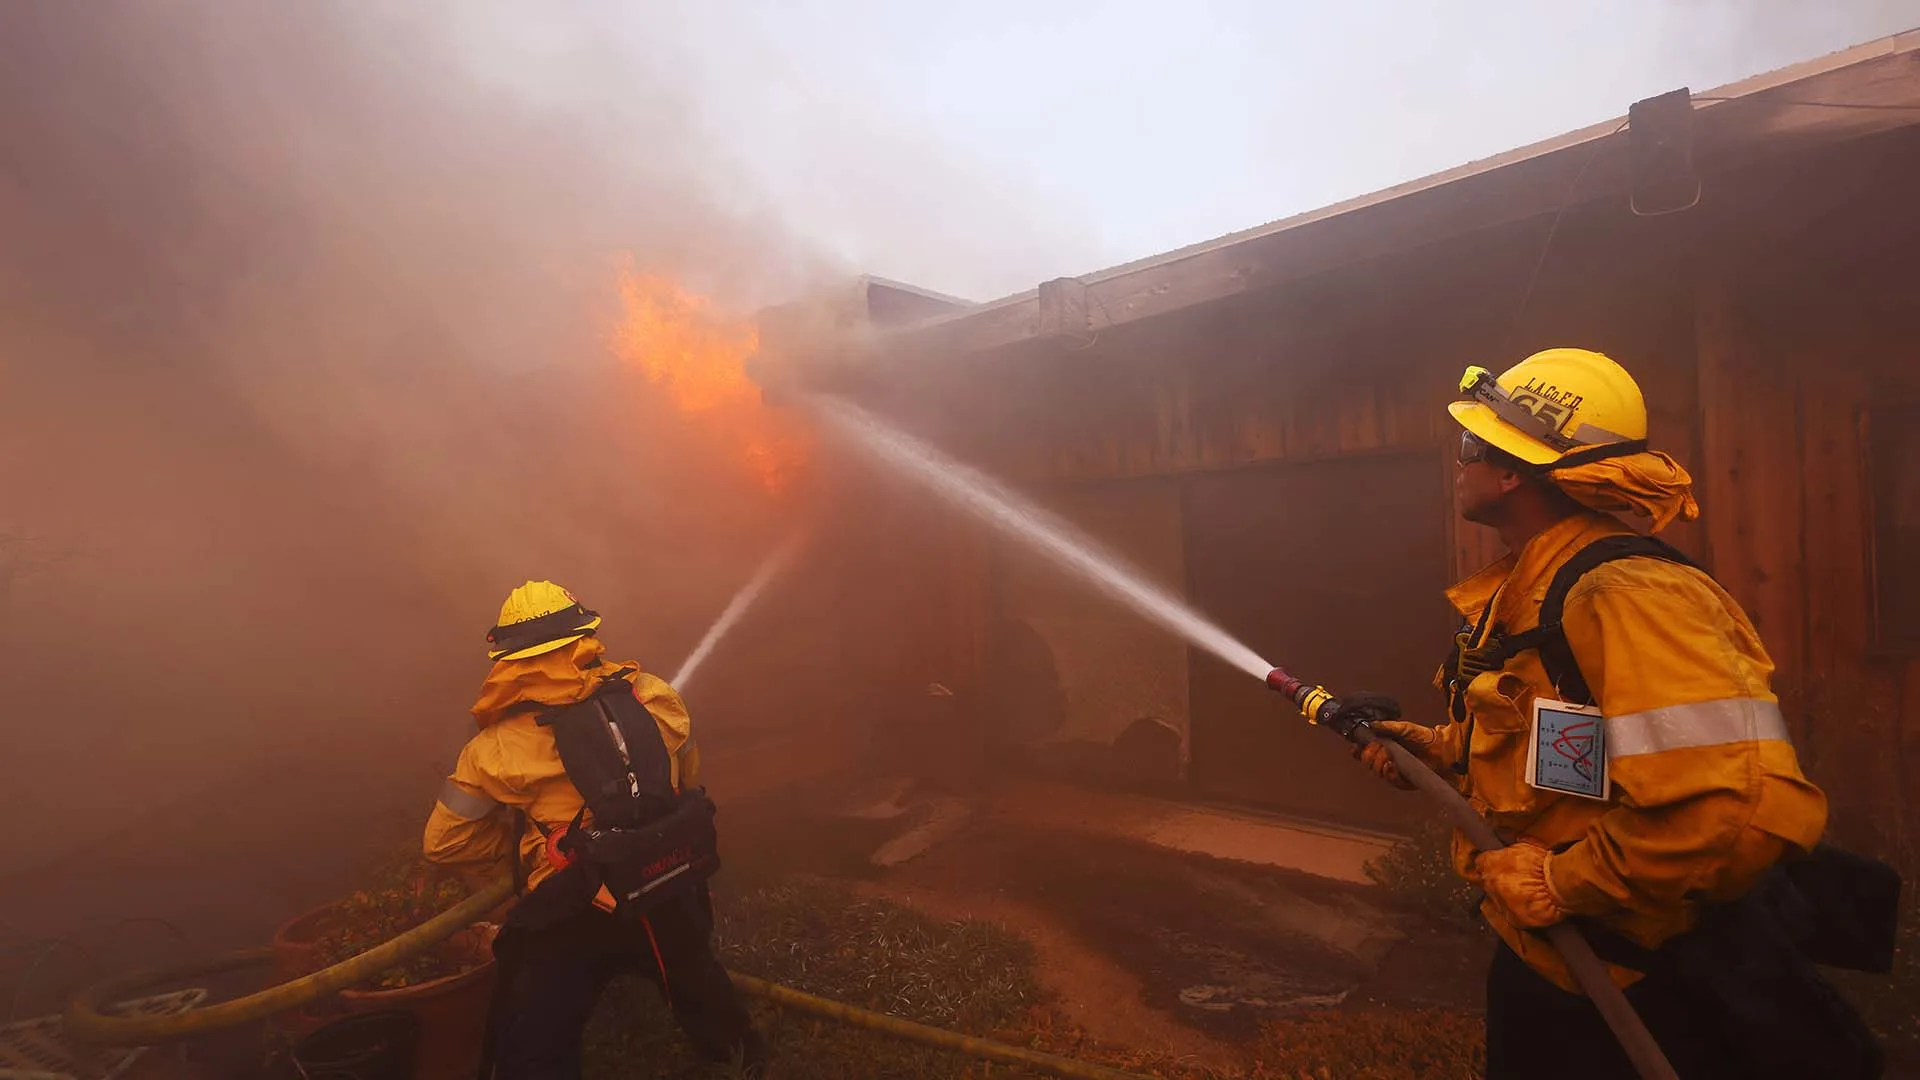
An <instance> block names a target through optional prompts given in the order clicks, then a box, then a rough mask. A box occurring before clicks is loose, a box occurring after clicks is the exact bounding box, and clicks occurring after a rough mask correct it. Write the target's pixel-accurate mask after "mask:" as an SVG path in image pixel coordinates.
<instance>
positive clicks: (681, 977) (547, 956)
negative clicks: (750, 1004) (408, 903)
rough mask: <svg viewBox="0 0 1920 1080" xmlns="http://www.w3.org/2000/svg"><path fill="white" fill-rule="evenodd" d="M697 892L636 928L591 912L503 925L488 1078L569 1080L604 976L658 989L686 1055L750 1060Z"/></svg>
mask: <svg viewBox="0 0 1920 1080" xmlns="http://www.w3.org/2000/svg"><path fill="white" fill-rule="evenodd" d="M712 940H713V909H712V907H711V905H710V903H709V901H708V898H707V895H706V890H705V889H704V888H703V889H700V890H699V891H698V892H690V893H688V894H687V895H686V896H684V897H683V898H680V899H678V900H675V901H673V902H671V903H669V904H667V905H663V906H662V907H660V908H657V909H655V910H654V911H653V912H651V913H650V914H649V915H648V916H647V918H646V919H645V920H644V921H643V920H641V919H638V918H630V917H625V916H621V917H616V916H613V915H609V914H607V913H605V912H603V911H600V910H599V909H597V908H593V909H589V910H587V911H585V912H583V913H581V914H578V915H573V916H570V917H568V918H566V919H563V920H560V921H558V922H555V923H553V924H551V925H547V926H541V927H538V928H530V927H526V926H515V925H513V923H512V921H511V920H509V921H508V924H507V926H506V928H505V929H503V930H502V931H501V933H500V936H499V938H498V939H497V940H496V941H495V943H494V956H495V957H496V959H497V960H498V961H499V965H500V984H499V990H498V993H497V996H496V999H495V1003H494V1011H493V1019H492V1022H491V1024H490V1025H489V1027H490V1034H489V1037H490V1038H491V1039H492V1047H491V1049H492V1051H493V1053H492V1056H491V1060H492V1076H493V1080H577V1078H578V1077H579V1076H580V1039H581V1035H582V1034H583V1033H584V1032H585V1030H586V1026H587V1021H588V1020H589V1019H590V1018H591V1017H592V1015H593V1009H594V1005H595V1004H596V1003H598V1002H599V1000H600V994H601V992H602V991H603V990H605V989H606V986H607V983H609V982H610V981H612V980H613V978H614V976H616V975H622V974H629V973H638V974H641V975H644V976H646V977H647V978H649V979H651V980H652V981H653V982H654V983H655V984H656V985H658V986H660V988H661V992H662V993H663V994H664V995H665V997H666V999H667V1002H668V1004H669V1005H670V1006H671V1008H672V1010H673V1018H674V1019H675V1020H676V1021H678V1023H679V1025H680V1030H681V1031H683V1032H685V1033H686V1036H687V1039H688V1041H689V1042H691V1043H692V1044H693V1047H694V1049H695V1050H697V1051H699V1052H700V1054H701V1055H702V1056H704V1057H706V1058H708V1059H710V1060H713V1061H727V1060H729V1059H731V1058H733V1057H735V1056H740V1055H744V1056H745V1057H746V1058H747V1059H748V1060H752V1059H754V1058H756V1057H757V1056H758V1046H759V1044H758V1040H757V1038H756V1037H755V1036H754V1034H753V1030H752V1024H751V1022H750V1021H749V1019H748V1018H747V1012H746V1009H745V1008H744V1007H743V1006H742V1005H741V1003H740V998H739V996H738V995H737V994H736V993H735V992H734V989H733V983H732V982H731V981H730V980H729V979H728V978H727V973H726V970H725V969H724V968H722V967H721V966H720V961H719V960H718V959H716V958H715V957H714V955H713V944H712Z"/></svg>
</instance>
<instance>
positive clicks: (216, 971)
mask: <svg viewBox="0 0 1920 1080" xmlns="http://www.w3.org/2000/svg"><path fill="white" fill-rule="evenodd" d="M512 896H513V882H512V881H511V880H510V879H508V878H501V879H500V880H499V881H497V882H495V883H493V884H491V885H489V886H487V887H486V888H484V889H482V890H481V891H479V892H477V893H475V894H474V895H472V896H470V897H468V898H467V899H465V900H463V901H461V902H460V903H459V904H457V905H456V906H454V907H451V908H448V909H447V910H446V911H443V912H441V913H440V914H439V915H436V916H434V917H433V918H431V919H429V920H427V921H426V922H424V923H421V924H420V925H419V926H416V927H414V928H413V929H411V930H409V931H407V932H406V933H404V934H401V935H400V936H398V937H396V938H394V939H393V940H391V941H388V942H385V943H383V944H380V945H376V946H374V947H373V948H371V949H368V950H367V951H366V952H363V953H361V954H360V955H358V956H354V957H350V958H348V959H346V960H342V961H341V962H339V963H337V964H335V965H333V966H332V967H328V968H323V969H321V970H319V971H316V972H314V973H313V974H311V975H304V976H301V977H300V978H298V979H291V980H288V981H287V982H283V983H281V984H279V985H278V986H271V987H268V988H267V989H265V990H260V991H257V992H255V993H252V994H248V995H247V996H245V997H240V998H235V999H233V1000H232V1001H224V1002H221V1003H220V1004H218V1005H210V1006H208V1007H206V1008H203V1009H191V1010H188V1011H187V1012H183V1013H176V1014H173V1015H171V1016H115V1015H113V1014H111V1013H110V1012H108V1011H107V1010H108V1009H109V1007H110V1006H111V1005H112V1003H113V1002H116V1001H124V1000H126V999H128V998H130V997H134V996H136V995H137V993H138V992H139V991H142V990H147V989H150V988H152V987H156V986H164V985H166V984H169V983H177V982H180V981H181V980H183V979H195V978H200V977H203V976H207V975H220V974H226V973H228V972H233V971H242V970H245V969H248V968H253V967H261V966H264V965H266V964H268V963H270V962H271V961H272V960H273V950H271V949H248V950H245V951H242V952H236V953H230V954H228V955H226V956H221V957H216V958H214V959H212V960H202V961H197V962H194V963H188V964H178V965H174V966H171V967H159V968H147V969H144V970H140V971H133V972H128V973H127V974H124V975H118V976H115V977H113V978H110V979H106V980H104V981H102V982H99V983H95V984H94V985H93V986H90V987H88V988H87V989H85V990H83V991H81V993H80V994H79V996H77V997H75V998H74V1000H73V1002H72V1004H70V1005H68V1006H67V1011H66V1015H65V1018H64V1021H65V1027H66V1031H67V1033H68V1034H70V1035H72V1036H73V1037H74V1038H75V1039H78V1040H80V1041H81V1042H86V1043H93V1044H96V1045H102V1046H156V1045H160V1044H163V1043H170V1042H178V1041H181V1040H183V1039H191V1038H195V1037H198V1036H202V1035H207V1034H211V1033H213V1032H216V1031H224V1030H226V1029H228V1028H234V1027H239V1026H240V1025H242V1024H248V1023H253V1022H255V1021H259V1020H265V1019H267V1018H268V1017H271V1016H275V1015H277V1014H280V1013H284V1012H287V1011H288V1010H291V1009H297V1008H299V1007H300V1006H302V1005H306V1004H308V1003H310V1002H313V1001H315V1000H318V999H319V998H322V997H325V996H326V995H328V994H332V993H335V992H337V991H340V990H345V989H347V988H348V987H350V986H354V985H356V984H358V983H362V982H365V981H366V980H367V979H369V978H371V977H373V976H374V975H376V974H378V973H379V972H382V971H385V970H386V969H387V968H390V967H392V966H394V965H395V964H399V963H404V962H405V961H407V960H409V959H411V958H413V957H415V956H418V955H419V954H421V953H423V952H425V951H426V950H428V949H431V948H433V947H434V946H435V945H438V944H439V943H440V942H442V941H445V940H446V939H447V938H449V937H451V936H453V935H454V934H456V933H458V932H459V931H461V930H463V929H465V928H466V927H468V926H471V925H472V924H473V923H475V922H477V921H479V920H480V919H481V917H483V916H484V915H486V914H487V913H488V912H490V911H492V910H493V909H494V908H497V907H499V906H500V905H501V904H503V903H505V902H506V901H507V900H508V899H509V898H510V897H512ZM728 974H729V975H731V976H732V978H733V984H734V986H735V987H737V988H738V989H739V990H740V992H741V993H744V994H748V995H750V996H753V997H758V998H764V999H765V1000H767V1001H770V1002H772V1003H773V1004H775V1005H779V1006H781V1007H783V1008H789V1009H793V1010H795V1011H796V1012H803V1013H808V1014H810V1015H813V1016H818V1017H821V1018H824V1019H827V1020H834V1021H837V1022H839V1023H842V1024H847V1025H850V1026H853V1027H858V1028H865V1029H866V1030H868V1031H877V1032H880V1033H881V1034H884V1035H890V1036H893V1037H894V1038H898V1039H905V1040H907V1041H909V1042H917V1043H921V1044H923V1045H926V1046H932V1047H936V1048H938V1049H941V1050H949V1051H952V1052H954V1053H958V1054H965V1055H967V1056H969V1057H975V1058H979V1059H981V1060H983V1061H992V1062H997V1063H999V1064H1002V1065H1014V1066H1019V1067H1021V1068H1027V1069H1032V1070H1034V1071H1036V1072H1041V1073H1046V1074H1048V1075H1050V1076H1061V1077H1067V1078H1069V1080H1146V1078H1144V1077H1141V1076H1139V1075H1138V1074H1135V1073H1129V1072H1122V1071H1120V1070H1118V1069H1110V1068H1107V1067H1106V1066H1103V1065H1094V1064H1091V1063H1088V1062H1084V1061H1076V1060H1074V1059H1072V1058H1066V1057H1060V1056H1059V1055H1057V1054H1047V1053H1042V1052H1041V1051H1038V1050H1029V1049H1026V1048H1024V1047H1019V1046H1012V1045H1009V1044H1007V1043H1002V1042H995V1041H993V1040H991V1039H981V1038H975V1037H974V1036H971V1035H962V1034H960V1033H958V1032H953V1031H947V1030H945V1029H944V1028H936V1027H930V1026H928V1025H926V1024H916V1023H914V1022H913V1021H911V1020H902V1019H901V1018H899V1017H897V1016H888V1015H886V1014H885V1013H877V1012H873V1011H871V1010H868V1009H860V1008H855V1007H854V1006H852V1005H848V1004H845V1003H843V1002H839V1001H832V1000H830V999H827V998H823V997H816V996H814V995H813V994H807V993H803V992H801V991H799V990H795V989H793V988H792V987H787V986H781V985H780V984H778V983H771V982H767V981H765V980H764V979H756V978H754V977H753V976H751V975H740V974H737V973H733V972H729V973H728Z"/></svg>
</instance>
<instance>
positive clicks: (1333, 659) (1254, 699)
mask: <svg viewBox="0 0 1920 1080" xmlns="http://www.w3.org/2000/svg"><path fill="white" fill-rule="evenodd" d="M1186 496H1187V502H1186V538H1187V582H1188V590H1189V595H1190V596H1191V597H1192V598H1193V599H1194V601H1195V602H1196V603H1197V604H1198V605H1199V606H1200V609H1201V610H1202V611H1204V612H1206V613H1207V614H1209V615H1211V616H1213V617H1214V618H1215V619H1217V620H1218V621H1219V622H1220V623H1221V625H1223V626H1225V627H1227V628H1228V629H1229V630H1231V631H1232V632H1234V633H1236V634H1238V635H1241V636H1242V637H1243V639H1244V640H1245V641H1246V642H1247V643H1248V644H1249V645H1251V646H1253V648H1254V649H1255V651H1257V652H1259V653H1261V654H1262V655H1263V656H1265V657H1266V658H1267V659H1268V660H1270V661H1272V662H1273V663H1276V664H1279V665H1280V666H1282V667H1285V668H1287V669H1288V670H1289V671H1291V672H1293V673H1294V674H1295V675H1298V676H1300V677H1302V678H1307V679H1313V680H1315V681H1318V682H1320V683H1323V684H1324V685H1326V686H1327V687H1328V688H1329V689H1332V690H1334V691H1335V692H1336V693H1337V692H1338V691H1340V690H1341V689H1365V690H1377V691H1381V692H1385V693H1390V694H1393V695H1395V696H1396V697H1398V698H1399V699H1400V701H1401V703H1402V704H1403V705H1404V706H1406V707H1407V711H1408V713H1409V714H1410V715H1414V716H1416V717H1418V718H1420V719H1425V720H1427V721H1429V722H1431V721H1433V720H1437V719H1439V717H1440V710H1441V707H1440V703H1439V699H1438V696H1437V694H1436V693H1435V691H1434V690H1433V689H1432V686H1431V679H1432V675H1433V671H1434V668H1435V667H1436V666H1437V665H1438V663H1439V661H1440V660H1441V658H1442V657H1443V656H1444V654H1445V652H1446V648H1447V644H1448V641H1449V636H1450V634H1451V632H1452V630H1453V627H1454V622H1455V619H1454V618H1453V617H1452V616H1451V614H1450V612H1451V610H1452V609H1451V608H1450V607H1449V605H1448V604H1447V601H1446V598H1445V597H1444V596H1443V595H1442V593H1441V590H1443V589H1444V588H1445V587H1446V586H1447V584H1448V582H1447V580H1446V574H1447V514H1448V513H1449V512H1450V510H1451V508H1450V505H1449V501H1448V497H1447V490H1446V485H1445V472H1444V464H1443V463H1442V462H1441V461H1440V460H1439V458H1438V456H1437V455H1435V454H1429V453H1422V454H1407V455H1402V454H1394V455H1379V456H1364V457H1350V458H1336V459H1330V460H1325V461H1316V462H1306V463H1301V464H1296V465H1286V466H1277V467H1264V468H1257V469H1245V470H1239V471H1234V472H1221V473H1204V474H1198V475H1195V476H1192V477H1189V478H1188V486H1187V490H1186ZM1189 678H1190V687H1191V692H1190V708H1191V714H1192V719H1191V723H1192V746H1193V749H1192V765H1191V771H1190V776H1191V778H1192V781H1193V783H1194V785H1195V786H1196V787H1197V788H1199V789H1200V791H1201V792H1202V793H1203V794H1206V795H1211V796H1214V797H1217V798H1223V799H1228V800H1233V801H1246V802H1253V803H1258V804H1261V805H1264V806H1268V807H1272V808H1274V809H1276V810H1282V811H1285V812H1288V813H1294V814H1300V815H1303V816H1310V817H1316V818H1322V819H1326V820H1329V821H1336V822H1349V823H1352V824H1356V825H1370V826H1378V827H1385V828H1390V829H1398V828H1402V827H1405V826H1406V825H1408V824H1410V823H1412V822H1413V821H1415V820H1417V819H1419V818H1420V817H1422V816H1426V815H1430V814H1431V813H1432V812H1433V811H1432V810H1431V809H1430V808H1429V807H1427V806H1426V805H1425V804H1424V803H1423V802H1421V801H1420V799H1419V797H1418V796H1416V795H1413V794H1409V793H1404V792H1399V791H1396V790H1393V789H1391V788H1388V787H1386V786H1385V785H1384V784H1381V783H1380V782H1379V781H1377V780H1375V779H1373V777H1372V775H1371V774H1369V773H1367V772H1366V771H1365V770H1363V769H1362V768H1361V767H1360V765H1359V764H1358V763H1357V762H1355V761H1353V760H1352V759H1351V754H1350V750H1349V748H1348V746H1347V744H1346V743H1345V742H1344V741H1342V740H1341V739H1340V738H1338V737H1337V736H1335V735H1333V734H1332V733H1331V732H1327V731H1322V730H1319V729H1316V728H1312V727H1309V726H1308V725H1307V724H1306V723H1305V722H1304V721H1302V720H1300V719H1299V717H1298V715H1297V714H1295V713H1293V712H1292V711H1291V710H1290V709H1287V708H1285V707H1284V703H1283V702H1282V701H1281V700H1280V699H1279V698H1278V697H1277V696H1276V695H1274V694H1273V693H1272V692H1271V691H1269V690H1267V689H1266V688H1265V687H1264V686H1263V685H1262V684H1260V683H1259V682H1256V681H1255V680H1253V679H1250V678H1248V677H1247V676H1246V675H1245V674H1243V673H1241V672H1239V671H1235V670H1233V669H1231V668H1229V667H1227V666H1226V665H1225V664H1223V663H1221V662H1220V661H1218V660H1216V659H1214V658H1213V657H1211V656H1208V655H1205V654H1203V653H1199V652H1197V651H1196V652H1195V653H1194V655H1193V661H1192V669H1191V672H1190V675H1189Z"/></svg>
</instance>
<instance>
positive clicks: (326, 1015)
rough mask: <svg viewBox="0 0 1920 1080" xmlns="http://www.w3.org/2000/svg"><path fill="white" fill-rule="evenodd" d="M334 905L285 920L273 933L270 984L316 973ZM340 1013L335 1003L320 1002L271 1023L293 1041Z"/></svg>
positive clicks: (330, 924) (326, 1000)
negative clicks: (323, 939) (290, 1036)
mask: <svg viewBox="0 0 1920 1080" xmlns="http://www.w3.org/2000/svg"><path fill="white" fill-rule="evenodd" d="M338 906H339V904H338V903H337V902H336V903H332V904H326V905H324V906H321V907H317V908H314V909H313V910H312V911H309V912H306V913H304V914H302V915H298V916H295V917H294V918H292V919H289V920H287V922H286V923H284V924H282V925H281V927H280V929H278V930H276V931H274V933H273V981H274V982H276V983H283V982H286V981H288V980H290V979H297V978H299V977H300V976H302V975H311V974H313V973H314V972H316V971H318V970H320V967H321V963H320V938H321V937H322V936H324V935H325V934H326V933H327V932H328V931H330V930H332V929H333V928H334V927H333V924H332V916H333V914H334V910H335V908H337V907H338ZM340 1014H341V1009H340V1007H339V1003H338V1002H334V1001H331V1000H330V999H322V1000H320V1001H316V1002H313V1003H311V1004H309V1005H306V1006H303V1007H301V1008H299V1009H295V1010H290V1011H288V1012H286V1013H283V1014H281V1015H280V1016H279V1017H277V1018H276V1020H275V1023H276V1025H277V1026H278V1027H280V1028H281V1029H282V1030H284V1031H286V1032H287V1033H289V1034H291V1035H292V1036H293V1037H294V1038H300V1037H302V1036H305V1035H309V1034H312V1033H313V1031H314V1030H315V1029H317V1028H318V1027H319V1026H320V1025H321V1024H324V1023H326V1022H327V1020H329V1019H331V1018H332V1017H335V1016H339V1015H340Z"/></svg>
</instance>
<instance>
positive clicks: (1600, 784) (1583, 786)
mask: <svg viewBox="0 0 1920 1080" xmlns="http://www.w3.org/2000/svg"><path fill="white" fill-rule="evenodd" d="M1527 783H1528V784H1530V785H1532V786H1534V787H1537V788H1539V789H1540V790H1542V791H1557V792H1560V793H1561V794H1563V795H1578V796H1580V797H1581V798H1583V799H1600V800H1602V801H1604V800H1606V799H1607V798H1608V797H1609V796H1610V795H1611V794H1612V786H1611V782H1610V780H1609V778H1608V776H1607V724H1606V720H1605V719H1604V718H1603V717H1602V716H1601V715H1600V710H1599V709H1596V708H1594V707H1593V706H1591V705H1570V704H1568V703H1567V702H1564V701H1550V700H1546V699H1542V698H1535V699H1534V701H1533V753H1531V754H1528V755H1527Z"/></svg>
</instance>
